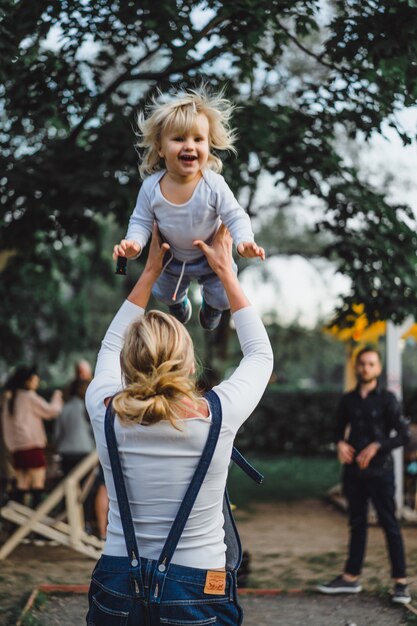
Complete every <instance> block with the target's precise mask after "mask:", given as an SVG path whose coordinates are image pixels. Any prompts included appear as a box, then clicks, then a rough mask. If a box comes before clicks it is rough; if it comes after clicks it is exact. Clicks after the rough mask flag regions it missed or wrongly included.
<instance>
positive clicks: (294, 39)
mask: <svg viewBox="0 0 417 626" xmlns="http://www.w3.org/2000/svg"><path fill="white" fill-rule="evenodd" d="M275 23H276V24H277V26H279V28H281V30H283V31H284V33H286V35H287V37H288V39H290V40H291V41H292V42H293V43H294V44H295V45H296V46H297V48H299V49H300V50H302V51H303V52H304V53H305V54H307V55H308V56H310V57H311V58H313V59H315V60H316V61H317V62H318V63H320V64H321V65H323V66H324V67H327V68H328V69H330V70H336V71H337V72H340V73H341V74H343V75H344V74H345V71H346V70H344V69H343V68H342V67H338V66H337V65H335V64H334V63H327V62H326V61H324V60H323V55H321V54H315V53H314V52H313V51H312V50H309V49H308V48H306V47H305V46H304V45H303V44H302V43H300V42H299V41H298V39H297V37H296V36H295V35H293V34H292V33H291V32H290V31H289V29H288V28H287V27H286V26H284V25H283V24H282V22H280V21H279V19H278V18H277V17H276V16H275Z"/></svg>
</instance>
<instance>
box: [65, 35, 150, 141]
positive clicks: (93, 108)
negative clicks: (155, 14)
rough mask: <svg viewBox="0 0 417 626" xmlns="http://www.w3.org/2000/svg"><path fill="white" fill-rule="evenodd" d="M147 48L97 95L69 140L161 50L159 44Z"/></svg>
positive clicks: (69, 136)
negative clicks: (144, 52)
mask: <svg viewBox="0 0 417 626" xmlns="http://www.w3.org/2000/svg"><path fill="white" fill-rule="evenodd" d="M146 48H147V52H146V54H144V55H143V57H141V58H140V59H139V60H138V61H136V62H135V63H134V64H132V65H130V66H129V67H128V68H127V69H126V70H125V71H124V72H123V74H120V76H118V77H117V78H116V79H115V80H114V81H113V82H112V83H110V84H109V85H108V86H107V87H106V89H105V90H104V91H102V92H101V93H100V94H98V95H97V96H96V98H95V99H94V102H93V104H92V105H91V107H90V108H89V110H88V111H87V113H86V114H85V115H84V116H83V117H82V119H81V120H80V122H79V123H78V124H77V125H76V126H75V127H74V128H73V129H72V131H71V132H70V134H69V135H68V137H67V140H68V141H71V140H74V139H75V138H76V137H77V135H78V134H79V133H80V131H81V129H82V128H83V127H84V126H85V124H86V122H88V120H89V119H91V118H92V116H93V115H94V113H95V112H96V111H97V109H98V107H99V106H100V104H101V103H102V102H104V101H105V100H106V99H107V98H108V96H109V95H110V94H112V93H113V92H114V91H115V90H116V89H117V88H118V87H120V85H121V84H122V83H124V82H126V80H127V77H128V76H129V74H130V73H131V72H132V71H133V70H134V69H135V67H138V66H139V65H141V64H142V63H144V62H145V61H147V60H148V59H149V58H150V57H151V56H153V55H154V54H156V53H157V52H158V51H159V50H160V48H161V46H160V45H159V46H158V47H157V48H153V49H152V50H150V49H149V48H148V46H146Z"/></svg>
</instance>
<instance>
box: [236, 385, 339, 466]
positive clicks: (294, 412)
mask: <svg viewBox="0 0 417 626" xmlns="http://www.w3.org/2000/svg"><path fill="white" fill-rule="evenodd" d="M339 397H340V393H339V392H335V391H301V390H296V391H281V390H280V389H279V387H278V386H277V385H270V387H269V388H268V389H267V391H266V392H265V394H264V396H263V398H262V400H261V401H260V403H259V404H258V406H257V407H256V409H255V411H254V413H253V415H252V416H251V418H250V419H249V420H248V421H247V422H245V423H244V425H243V426H242V428H241V429H240V430H239V433H238V436H237V439H236V445H237V447H238V448H239V449H240V450H242V452H251V453H257V454H280V453H284V452H291V453H294V454H319V453H323V452H328V451H329V450H331V449H332V447H333V443H334V432H335V411H336V407H337V402H338V400H339Z"/></svg>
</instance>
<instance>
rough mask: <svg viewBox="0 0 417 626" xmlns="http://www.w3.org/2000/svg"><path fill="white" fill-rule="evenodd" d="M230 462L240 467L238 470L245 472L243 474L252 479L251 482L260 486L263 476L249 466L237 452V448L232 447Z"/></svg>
mask: <svg viewBox="0 0 417 626" xmlns="http://www.w3.org/2000/svg"><path fill="white" fill-rule="evenodd" d="M231 458H232V461H233V462H234V463H236V465H238V466H239V467H240V469H241V470H242V471H244V472H245V474H247V476H249V478H252V480H254V481H255V482H256V483H257V484H258V485H261V484H262V481H263V479H264V476H263V474H261V473H260V472H258V470H257V469H255V468H254V467H253V465H251V464H250V463H249V462H248V461H247V460H246V459H245V457H244V456H243V455H242V454H241V453H240V452H239V450H238V449H237V448H235V447H234V446H233V449H232V457H231Z"/></svg>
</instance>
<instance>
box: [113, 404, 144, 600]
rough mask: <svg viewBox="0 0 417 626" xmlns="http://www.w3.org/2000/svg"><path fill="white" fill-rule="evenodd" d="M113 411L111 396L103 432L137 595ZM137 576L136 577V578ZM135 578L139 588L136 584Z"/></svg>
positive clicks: (134, 552) (133, 550)
mask: <svg viewBox="0 0 417 626" xmlns="http://www.w3.org/2000/svg"><path fill="white" fill-rule="evenodd" d="M114 418H115V412H114V409H113V398H112V399H111V400H110V402H109V404H108V405H107V410H106V416H105V418H104V433H105V435H106V443H107V450H108V453H109V459H110V465H111V469H112V474H113V481H114V487H115V489H116V495H117V503H118V506H119V512H120V519H121V522H122V527H123V534H124V538H125V542H126V550H127V554H128V557H129V560H130V566H131V568H132V571H133V573H134V574H135V575H134V577H133V584H134V586H135V589H136V592H137V594H138V595H142V594H143V582H142V574H141V568H140V556H139V550H138V544H137V542H136V535H135V528H134V526H133V520H132V513H131V511H130V506H129V499H128V497H127V493H126V485H125V482H124V479H123V470H122V466H121V463H120V458H119V454H118V451H117V441H116V434H115V432H114ZM136 577H137V578H136ZM137 579H138V580H139V583H140V588H139V589H138V586H137Z"/></svg>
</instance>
